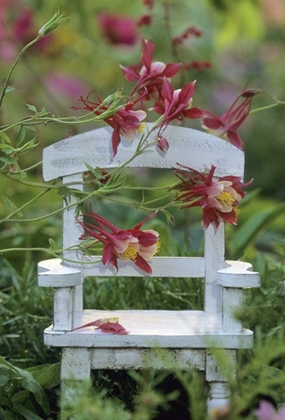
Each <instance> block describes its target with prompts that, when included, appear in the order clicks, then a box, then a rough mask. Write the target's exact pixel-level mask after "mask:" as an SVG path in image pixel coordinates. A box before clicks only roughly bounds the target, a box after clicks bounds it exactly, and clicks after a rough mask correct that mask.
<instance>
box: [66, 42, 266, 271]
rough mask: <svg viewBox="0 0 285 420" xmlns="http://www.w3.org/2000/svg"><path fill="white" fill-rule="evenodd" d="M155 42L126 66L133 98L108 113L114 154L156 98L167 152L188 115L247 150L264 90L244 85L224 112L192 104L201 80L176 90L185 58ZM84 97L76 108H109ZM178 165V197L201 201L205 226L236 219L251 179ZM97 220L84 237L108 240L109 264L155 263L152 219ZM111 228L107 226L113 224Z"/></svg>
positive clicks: (138, 126) (144, 266)
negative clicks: (171, 133)
mask: <svg viewBox="0 0 285 420" xmlns="http://www.w3.org/2000/svg"><path fill="white" fill-rule="evenodd" d="M153 54H154V45H153V44H152V43H151V42H150V41H148V40H144V41H143V50H142V56H141V62H140V63H138V64H137V65H134V66H130V67H124V66H121V69H122V71H123V74H124V76H125V78H126V79H127V80H128V81H129V82H133V83H134V87H133V89H132V91H131V93H130V95H129V97H128V99H127V103H126V104H125V105H124V106H123V107H122V108H120V109H119V110H118V111H117V112H116V113H115V114H113V115H111V116H109V117H107V118H106V119H105V122H106V123H107V124H108V125H109V126H111V127H112V128H113V133H112V149H113V156H115V155H116V154H117V151H118V146H119V145H120V143H121V136H124V138H125V139H126V140H128V141H133V140H134V139H135V137H136V135H137V133H139V132H141V130H142V129H143V126H144V124H143V121H144V120H145V119H146V117H147V113H146V102H147V101H149V99H150V98H154V104H153V106H152V107H151V108H150V109H151V110H152V111H154V112H156V113H157V114H158V115H159V118H158V120H157V122H156V123H155V124H154V128H153V129H152V130H154V129H156V130H157V134H156V136H157V146H158V147H159V148H160V149H161V150H163V151H164V152H167V150H168V148H169V147H171V145H169V143H168V140H167V139H166V138H165V137H164V135H163V133H164V130H165V129H166V127H167V126H168V124H169V123H170V122H171V121H173V120H178V121H179V122H181V121H182V120H183V119H184V118H189V119H201V121H202V127H204V128H205V129H207V130H208V131H209V132H210V133H212V134H214V135H216V136H218V137H222V138H223V139H225V140H227V141H229V142H230V143H232V144H233V145H234V146H236V147H238V148H241V149H243V146H244V145H243V142H242V140H241V138H240V136H239V134H238V133H237V129H238V128H239V126H240V125H241V124H242V122H243V121H244V120H245V118H246V117H247V115H248V114H249V111H250V107H251V101H252V98H253V97H254V95H256V94H257V93H258V92H259V91H258V90H254V89H245V90H243V91H242V92H241V93H240V94H239V95H238V97H237V98H236V99H235V101H234V102H233V104H232V105H231V106H230V107H229V109H228V110H227V111H226V112H225V113H224V114H223V115H222V116H218V115H215V114H213V113H211V112H209V111H205V110H202V109H200V108H196V107H192V101H193V96H194V93H195V88H196V83H195V81H193V82H187V83H186V84H185V85H184V86H183V87H182V88H181V89H174V87H173V85H172V82H171V78H172V77H173V76H175V75H176V74H177V73H178V71H179V69H180V68H181V63H168V64H165V63H163V62H160V61H154V60H153ZM89 97H90V94H89V95H88V96H87V98H83V97H81V98H80V101H81V102H82V104H83V105H80V106H74V107H73V109H86V110H88V111H91V112H94V113H95V114H96V115H101V114H102V112H104V111H106V110H108V107H109V105H108V103H106V101H105V102H104V101H103V100H102V99H101V98H100V97H99V96H98V95H97V94H96V97H97V101H96V102H95V101H91V100H90V99H89ZM180 168H181V169H176V176H177V177H178V178H179V179H180V181H181V184H180V185H179V186H178V187H176V188H177V193H176V200H178V201H180V202H182V203H184V205H183V206H182V208H185V207H194V206H201V207H202V209H203V221H204V227H205V228H207V227H208V226H209V225H210V224H211V223H213V224H214V225H215V226H216V227H218V226H219V224H220V223H221V222H226V223H229V224H236V221H237V214H238V212H239V209H238V207H239V203H240V200H241V199H242V198H243V197H244V195H245V192H244V191H242V188H244V187H246V186H247V185H249V183H246V184H245V183H242V182H241V179H240V177H236V176H226V177H223V178H220V179H214V172H215V167H214V166H212V167H211V168H210V170H209V173H208V174H202V173H200V172H197V171H195V170H193V169H192V168H188V167H186V166H180ZM88 216H90V217H91V218H92V219H93V222H94V224H90V223H83V224H82V225H83V226H84V228H85V231H86V234H85V235H83V236H82V238H81V239H85V238H86V237H93V238H95V239H96V241H100V242H102V243H103V244H104V249H103V264H109V263H110V264H112V265H113V266H114V267H115V268H116V269H117V268H118V267H117V259H119V260H121V261H128V260H133V261H134V262H135V264H136V265H137V266H138V267H139V268H141V269H142V270H143V271H145V272H147V273H151V267H150V265H149V264H148V263H147V260H151V258H152V257H153V255H155V254H156V253H157V251H158V233H157V232H154V231H141V230H140V227H141V225H142V223H144V222H145V221H146V220H147V219H149V218H150V217H153V215H151V216H149V217H148V218H147V219H144V220H143V222H141V223H139V224H138V225H136V226H135V228H134V229H131V230H127V231H125V230H120V229H119V228H117V227H116V226H114V225H113V224H112V223H110V222H109V221H107V220H106V219H104V218H102V217H101V216H99V215H96V214H94V213H92V212H90V213H88ZM106 228H107V229H108V230H107V229H106Z"/></svg>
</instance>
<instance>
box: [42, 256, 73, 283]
mask: <svg viewBox="0 0 285 420" xmlns="http://www.w3.org/2000/svg"><path fill="white" fill-rule="evenodd" d="M80 284H81V270H80V268H76V267H69V266H67V265H64V263H63V262H62V260H61V259H60V258H52V259H50V260H45V261H41V262H39V263H38V285H39V286H41V287H57V288H59V287H71V286H77V285H80Z"/></svg>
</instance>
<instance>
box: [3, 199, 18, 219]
mask: <svg viewBox="0 0 285 420" xmlns="http://www.w3.org/2000/svg"><path fill="white" fill-rule="evenodd" d="M2 200H3V204H4V206H5V207H6V209H7V210H8V212H9V213H13V212H14V211H17V210H18V207H17V206H16V205H15V204H14V203H13V202H12V201H11V200H10V199H9V198H7V197H5V195H2ZM20 216H21V215H19V214H18V217H20Z"/></svg>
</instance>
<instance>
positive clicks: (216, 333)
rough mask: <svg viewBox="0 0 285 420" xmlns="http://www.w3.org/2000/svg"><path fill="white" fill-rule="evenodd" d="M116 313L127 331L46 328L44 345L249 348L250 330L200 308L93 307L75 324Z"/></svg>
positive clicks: (76, 318)
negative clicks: (229, 327)
mask: <svg viewBox="0 0 285 420" xmlns="http://www.w3.org/2000/svg"><path fill="white" fill-rule="evenodd" d="M113 317H118V318H119V322H120V323H121V324H122V325H123V326H124V327H125V328H126V329H127V331H129V334H127V335H118V334H106V333H102V332H101V331H100V330H95V328H94V327H88V328H85V329H82V330H76V331H73V332H68V333H63V334H62V333H60V332H55V331H53V330H52V327H50V328H49V329H47V330H46V331H45V343H46V344H47V345H53V346H62V347H65V346H67V347H105V348H118V347H135V348H138V347H141V348H152V347H162V348H198V349H199V348H212V347H217V348H249V347H251V345H252V332H251V331H248V330H243V331H242V332H240V333H236V332H231V333H230V334H229V333H228V332H225V331H223V330H222V314H206V313H205V312H203V311H157V310H145V311H143V310H129V311H128V310H126V311H95V310H85V311H83V312H80V313H78V314H76V315H75V327H77V326H81V325H83V324H86V323H88V322H91V321H95V320H96V319H101V318H113Z"/></svg>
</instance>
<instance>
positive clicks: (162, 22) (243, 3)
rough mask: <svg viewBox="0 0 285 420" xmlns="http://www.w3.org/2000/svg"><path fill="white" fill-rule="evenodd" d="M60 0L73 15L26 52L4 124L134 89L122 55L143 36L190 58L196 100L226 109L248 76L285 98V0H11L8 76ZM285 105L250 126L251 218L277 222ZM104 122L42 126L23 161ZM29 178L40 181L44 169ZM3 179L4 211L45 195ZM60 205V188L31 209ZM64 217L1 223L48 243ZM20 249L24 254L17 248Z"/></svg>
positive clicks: (6, 2)
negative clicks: (31, 112)
mask: <svg viewBox="0 0 285 420" xmlns="http://www.w3.org/2000/svg"><path fill="white" fill-rule="evenodd" d="M57 6H59V7H60V10H61V12H64V13H65V15H66V16H70V19H69V20H68V21H67V22H66V23H64V24H62V25H61V26H60V27H59V28H58V29H57V30H56V31H54V32H53V33H51V34H50V35H49V36H47V37H45V38H43V39H42V40H41V41H40V42H38V43H37V44H36V45H35V46H33V47H32V48H31V49H29V50H28V51H27V52H26V54H25V55H24V56H23V58H22V59H21V61H20V63H19V64H18V66H17V67H16V70H15V72H14V73H13V76H12V80H11V85H12V86H13V87H14V88H15V89H14V90H13V91H11V92H9V93H7V95H6V97H5V100H4V106H2V109H1V114H0V121H1V125H2V126H4V125H6V124H11V123H13V122H14V121H17V120H19V119H20V118H23V117H25V116H26V115H27V106H26V104H32V105H34V106H36V107H37V108H38V109H41V108H42V107H45V108H46V109H47V110H48V111H50V112H52V113H53V114H55V115H56V116H61V117H65V116H73V115H74V116H76V115H78V112H77V111H74V110H72V109H71V106H72V105H78V101H77V99H78V98H79V97H80V96H85V95H87V94H88V93H89V92H91V91H94V90H95V91H96V92H97V93H98V94H99V95H100V96H101V97H102V98H104V97H106V96H108V95H109V94H111V93H113V92H115V91H116V90H117V89H118V88H123V89H124V92H125V93H126V94H128V93H129V92H130V91H131V88H132V85H131V84H130V83H129V82H127V81H126V80H125V79H124V77H123V74H122V71H121V69H120V67H119V64H122V65H124V66H129V65H134V64H136V63H138V62H139V60H140V54H141V46H142V40H143V39H144V38H147V39H149V40H150V41H152V42H153V43H154V44H155V53H154V59H155V60H157V61H159V60H160V61H163V62H165V63H167V62H177V61H181V62H182V63H183V69H184V71H183V72H180V74H179V75H177V76H176V77H175V78H174V84H175V85H176V87H177V88H179V87H181V86H182V84H184V83H185V82H187V81H192V80H197V85H196V86H197V88H196V94H195V96H194V103H193V105H194V106H197V107H199V108H202V109H207V110H209V111H211V112H213V113H216V114H218V115H222V114H223V113H224V112H225V111H226V110H227V108H228V107H229V106H230V104H231V103H232V102H233V100H234V99H235V97H236V96H237V95H238V94H239V92H240V91H241V90H242V89H243V88H244V87H245V86H246V85H247V86H248V87H251V88H258V89H262V90H264V91H265V92H266V93H268V94H269V95H271V96H273V97H275V98H278V99H279V100H284V99H285V98H284V96H285V73H284V61H285V56H284V45H285V44H284V43H285V26H284V22H285V3H284V1H282V0H201V1H199V2H195V1H189V0H187V1H185V0H168V1H167V2H166V1H163V0H155V1H152V0H144V1H143V0H137V1H132V0H112V1H108V2H104V1H101V0H96V1H92V0H82V1H80V2H70V1H64V0H57V1H54V0H51V1H49V2H45V1H43V0H26V1H21V0H1V3H0V58H1V68H0V78H1V80H2V81H4V80H5V78H6V76H7V73H8V71H9V68H10V67H11V65H12V63H13V61H14V60H15V58H16V56H17V53H18V52H19V50H20V49H21V48H22V47H23V46H24V45H26V44H27V43H28V42H29V41H31V40H32V39H33V38H34V37H35V36H36V34H37V31H38V29H39V28H40V27H41V26H42V25H43V24H44V23H45V22H46V21H47V20H48V19H49V18H50V17H51V16H52V15H53V13H54V11H55V9H56V7H57ZM273 103H274V101H273V100H272V99H270V98H269V97H267V96H266V95H265V94H260V95H257V96H256V97H255V98H254V100H253V105H252V110H253V111H254V109H257V108H259V107H266V106H268V105H271V104H273ZM284 109H285V108H284V106H282V105H279V106H276V107H272V108H269V109H267V110H265V111H261V112H256V113H254V112H253V113H252V115H250V116H249V117H248V118H247V120H246V121H245V123H244V124H243V126H242V127H241V129H239V133H240V135H241V137H242V139H243V141H244V143H245V150H246V180H249V179H251V178H254V182H253V184H252V186H251V187H250V188H249V190H251V191H254V194H255V197H254V200H249V201H250V206H246V207H245V209H244V212H241V215H240V223H241V224H242V223H243V221H244V220H245V219H247V218H248V216H249V215H252V216H254V214H255V213H256V214H257V213H259V212H260V210H262V209H263V210H267V209H268V211H269V215H268V216H267V217H265V219H264V220H263V222H262V223H261V225H262V227H264V225H266V224H267V225H268V223H270V222H272V221H273V216H272V217H271V216H270V210H271V209H272V212H274V209H275V208H276V204H278V203H280V201H282V200H283V199H284V197H285V189H284V182H283V164H284V163H283V162H284V158H285V138H284V128H283V126H284V118H283V115H284ZM183 124H185V125H186V126H187V125H188V126H191V127H193V128H197V129H201V127H200V122H199V121H193V120H188V121H187V120H186V121H184V122H183ZM97 126H98V125H96V126H95V124H90V125H84V126H78V127H76V126H72V127H68V126H62V125H48V126H46V127H41V128H39V129H38V130H37V131H38V133H37V135H38V140H39V146H38V148H37V150H36V152H32V153H27V154H26V155H24V157H23V161H22V162H21V165H22V167H28V166H30V165H33V164H34V163H36V162H38V161H39V160H40V159H41V151H42V148H43V147H45V146H47V145H49V144H51V143H54V142H56V141H59V140H61V139H63V138H65V137H66V136H67V135H70V134H71V135H74V134H77V133H78V132H79V131H86V130H89V129H92V128H96V127H97ZM15 134H16V133H15ZM30 176H31V177H32V179H34V178H35V179H37V180H40V179H41V169H40V167H39V168H38V169H35V171H33V172H32V173H31V175H30ZM0 189H1V195H4V196H5V198H4V199H3V200H1V201H0V216H1V218H2V217H5V216H6V215H7V213H9V211H11V210H12V209H13V206H16V207H18V206H20V205H22V204H23V202H24V201H25V200H26V201H27V200H29V199H31V198H33V197H34V196H35V194H38V193H39V190H37V189H33V188H27V187H26V186H25V185H21V184H19V183H15V182H12V181H11V180H8V179H5V178H4V177H2V180H1V185H0ZM257 192H258V194H257ZM59 203H60V197H59V195H58V194H56V193H51V194H50V198H49V199H48V200H47V199H45V198H43V199H42V200H38V201H36V202H35V204H34V205H32V206H29V207H28V208H27V209H26V210H25V212H24V214H23V215H22V216H23V217H24V218H29V217H41V216H43V215H44V214H45V213H47V212H48V211H51V210H52V209H56V208H58V206H59V205H60V204H59ZM276 211H277V210H276ZM277 212H278V211H277ZM275 213H276V212H275ZM275 213H274V215H275ZM279 213H280V211H279ZM19 216H20V215H19ZM283 222H284V220H283V217H282V212H281V216H280V217H279V218H278V219H277V221H276V217H274V223H273V224H272V223H271V227H270V233H269V232H268V231H267V232H266V234H265V237H264V240H263V241H261V242H262V244H261V246H262V247H263V246H264V247H265V248H268V247H269V248H270V246H269V244H268V235H269V234H270V235H273V236H274V237H276V236H277V237H280V236H282V234H283V233H284V232H283V226H284V223H283ZM177 223H178V225H179V223H180V222H179V220H178V222H177ZM60 225H61V219H60V216H57V217H55V218H51V219H47V220H42V221H41V222H38V223H34V224H31V223H28V224H27V223H21V224H17V223H14V224H11V223H10V224H2V226H1V229H2V231H1V238H2V246H3V248H10V247H12V246H13V247H14V246H29V245H30V246H35V243H34V239H33V238H35V237H36V238H37V243H42V244H43V245H44V244H45V246H46V243H47V240H48V238H49V237H55V238H56V237H57V236H58V233H59V232H60V229H58V228H60ZM276 226H277V228H276ZM275 228H276V229H275ZM270 238H271V236H270ZM13 255H14V256H15V255H16V254H13ZM9 258H12V259H13V258H14V257H13V256H12V254H11V255H10V257H9ZM17 258H18V257H17Z"/></svg>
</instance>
